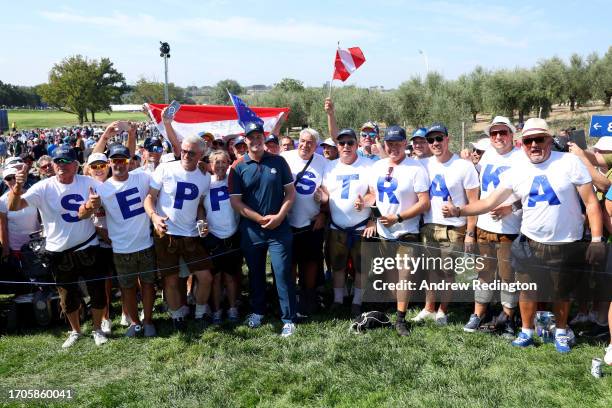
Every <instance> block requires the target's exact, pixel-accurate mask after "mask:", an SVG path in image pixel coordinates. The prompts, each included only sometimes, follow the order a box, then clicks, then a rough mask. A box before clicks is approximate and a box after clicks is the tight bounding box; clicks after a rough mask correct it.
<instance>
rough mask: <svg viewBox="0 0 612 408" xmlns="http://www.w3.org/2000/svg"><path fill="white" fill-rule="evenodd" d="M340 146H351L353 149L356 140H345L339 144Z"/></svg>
mask: <svg viewBox="0 0 612 408" xmlns="http://www.w3.org/2000/svg"><path fill="white" fill-rule="evenodd" d="M338 144H339V145H340V146H349V147H351V146H355V141H354V140H344V141H342V142H338Z"/></svg>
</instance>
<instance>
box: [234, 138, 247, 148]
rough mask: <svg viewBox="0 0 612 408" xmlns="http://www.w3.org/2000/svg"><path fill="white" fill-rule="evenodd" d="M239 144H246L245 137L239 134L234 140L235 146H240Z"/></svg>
mask: <svg viewBox="0 0 612 408" xmlns="http://www.w3.org/2000/svg"><path fill="white" fill-rule="evenodd" d="M239 144H246V142H245V140H244V137H242V136H238V137H237V138H236V139H235V140H234V146H238V145H239Z"/></svg>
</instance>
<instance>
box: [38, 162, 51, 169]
mask: <svg viewBox="0 0 612 408" xmlns="http://www.w3.org/2000/svg"><path fill="white" fill-rule="evenodd" d="M50 168H51V163H47V164H45V165H42V166H40V169H41V170H47V169H50Z"/></svg>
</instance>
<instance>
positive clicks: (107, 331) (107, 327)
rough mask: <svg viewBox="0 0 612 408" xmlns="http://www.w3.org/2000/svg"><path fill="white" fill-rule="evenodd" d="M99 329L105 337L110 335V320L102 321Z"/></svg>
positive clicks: (111, 327) (111, 323)
mask: <svg viewBox="0 0 612 408" xmlns="http://www.w3.org/2000/svg"><path fill="white" fill-rule="evenodd" d="M100 329H101V330H102V331H103V332H104V334H105V335H106V336H110V335H111V331H112V330H113V322H111V320H110V319H102V323H100Z"/></svg>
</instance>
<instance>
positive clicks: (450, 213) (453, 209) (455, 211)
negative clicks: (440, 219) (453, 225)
mask: <svg viewBox="0 0 612 408" xmlns="http://www.w3.org/2000/svg"><path fill="white" fill-rule="evenodd" d="M460 212H461V209H460V208H459V207H457V206H455V204H454V203H453V199H452V198H451V197H450V196H449V197H448V202H447V203H446V204H444V205H443V206H442V215H443V216H444V217H445V218H448V217H458V216H459V213H460Z"/></svg>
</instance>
